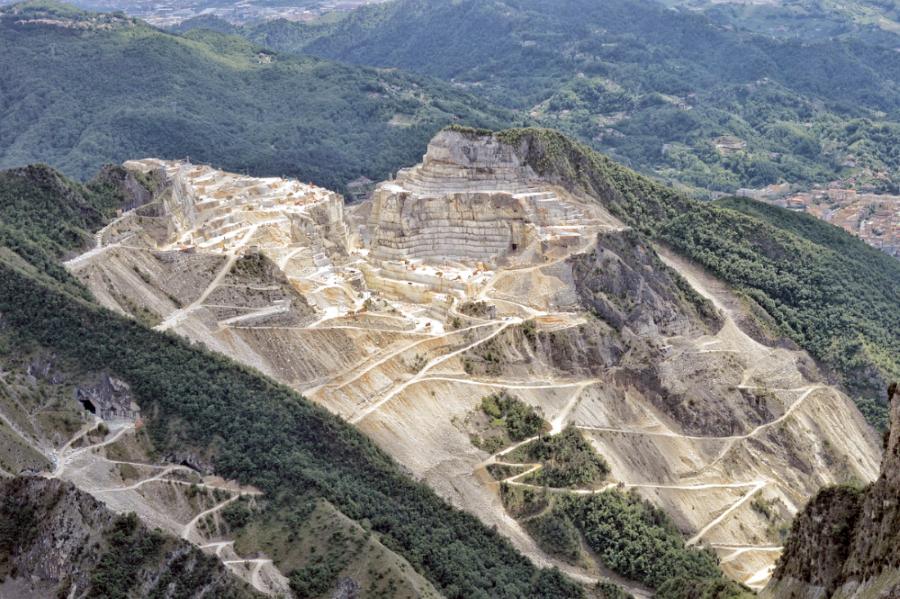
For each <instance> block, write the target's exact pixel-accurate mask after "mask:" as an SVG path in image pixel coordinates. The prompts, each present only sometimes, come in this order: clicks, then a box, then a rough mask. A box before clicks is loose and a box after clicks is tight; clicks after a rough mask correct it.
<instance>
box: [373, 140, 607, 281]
mask: <svg viewBox="0 0 900 599" xmlns="http://www.w3.org/2000/svg"><path fill="white" fill-rule="evenodd" d="M560 193H562V190H556V189H554V188H553V187H552V186H551V185H548V184H547V182H545V181H542V180H540V179H539V178H538V177H537V175H536V174H535V172H534V170H533V169H532V168H531V167H529V166H528V165H526V164H525V162H524V161H523V159H522V158H521V157H520V156H519V154H518V153H517V152H516V151H515V149H514V148H513V146H510V145H508V144H505V143H503V142H501V141H500V140H498V139H497V138H496V137H494V136H490V135H469V134H466V133H463V132H460V131H455V130H445V131H442V132H440V133H438V134H437V135H436V136H435V137H434V139H432V141H431V143H430V144H429V145H428V151H427V153H426V154H425V156H424V158H423V160H422V164H420V165H417V166H415V167H412V168H409V169H403V170H401V171H400V172H399V173H397V177H396V178H395V179H394V180H393V181H388V182H385V183H382V184H381V185H379V186H378V188H377V189H376V190H375V192H374V196H373V202H372V209H371V213H370V216H369V219H368V222H367V224H366V229H367V230H366V236H367V237H370V242H371V247H372V251H373V254H374V256H375V257H376V258H379V259H383V260H386V259H439V260H444V259H463V260H465V259H469V260H478V261H483V262H486V263H490V262H492V261H494V260H497V259H499V258H503V257H505V256H508V255H512V254H517V253H522V252H523V251H524V250H525V249H526V248H527V247H529V246H530V245H531V244H532V243H535V244H538V245H540V251H541V252H542V253H546V252H547V251H548V250H550V249H552V248H553V247H555V246H558V245H560V244H565V243H566V241H567V240H570V239H571V238H573V235H574V230H569V231H564V230H560V229H559V228H560V227H572V228H573V229H578V228H581V227H584V226H586V225H591V224H596V223H597V217H598V216H599V214H596V213H595V212H596V210H597V209H598V207H597V206H585V205H582V204H580V203H578V202H577V201H575V200H574V199H573V198H569V197H562V196H561V195H560Z"/></svg>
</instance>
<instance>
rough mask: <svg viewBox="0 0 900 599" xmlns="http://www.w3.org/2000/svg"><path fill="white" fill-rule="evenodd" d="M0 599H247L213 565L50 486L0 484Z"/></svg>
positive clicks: (40, 481) (45, 482)
mask: <svg viewBox="0 0 900 599" xmlns="http://www.w3.org/2000/svg"><path fill="white" fill-rule="evenodd" d="M0 574H2V576H0V597H18V598H21V599H39V598H45V597H72V598H79V597H88V596H129V597H147V596H157V597H185V598H187V597H231V598H239V597H248V598H249V597H253V596H256V594H255V593H253V592H252V591H250V590H248V589H247V588H246V587H245V586H244V585H243V584H241V583H239V582H237V581H236V580H235V579H233V578H231V577H230V576H229V575H228V574H227V573H226V571H225V568H224V567H223V566H222V565H221V564H220V563H218V560H216V559H215V558H212V557H208V556H205V555H204V554H203V553H201V552H200V551H199V550H198V549H195V548H193V547H191V546H190V545H189V544H188V543H186V542H183V541H179V540H176V539H174V538H172V537H166V536H165V535H163V534H161V533H159V532H158V531H157V532H151V531H150V530H148V529H147V528H146V527H144V526H143V525H142V524H140V523H139V522H138V520H137V518H136V517H134V516H133V515H131V516H118V515H116V514H115V513H113V512H112V511H110V510H109V509H107V508H106V507H104V506H103V504H102V503H100V502H99V501H97V500H96V499H94V498H93V497H91V496H90V495H88V494H87V493H84V492H82V491H79V490H78V489H76V487H75V486H74V485H72V484H71V483H66V482H62V481H60V480H55V479H44V478H34V477H19V478H14V479H10V480H6V481H3V482H2V483H0Z"/></svg>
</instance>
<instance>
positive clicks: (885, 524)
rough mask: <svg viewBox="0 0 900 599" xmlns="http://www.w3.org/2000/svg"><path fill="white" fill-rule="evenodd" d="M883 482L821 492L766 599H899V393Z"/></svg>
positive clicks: (794, 533)
mask: <svg viewBox="0 0 900 599" xmlns="http://www.w3.org/2000/svg"><path fill="white" fill-rule="evenodd" d="M889 393H890V396H891V432H890V435H889V437H888V438H887V444H886V447H885V454H884V461H883V462H882V467H881V475H880V476H879V478H878V480H877V481H875V482H874V483H873V484H871V485H869V486H868V487H866V488H864V489H857V488H847V487H838V488H831V489H826V490H823V491H822V492H820V493H819V495H818V496H817V497H816V498H814V499H813V500H812V501H811V502H810V503H809V505H808V506H807V507H806V509H805V510H804V511H803V513H801V514H800V515H798V516H797V518H796V520H795V521H794V526H793V528H792V530H791V536H790V539H789V540H788V543H787V545H786V546H785V551H784V555H783V556H782V558H781V560H780V561H779V564H778V568H777V570H776V571H775V574H774V576H773V579H772V582H771V584H770V585H769V586H768V587H767V588H766V590H765V592H764V595H765V596H766V597H773V598H776V597H779V598H780V597H792V598H794V597H796V598H798V599H807V598H808V599H825V598H851V597H852V598H858V599H867V598H870V597H872V598H875V597H878V598H889V597H900V386H898V385H897V384H896V383H895V384H893V385H891V388H890V391H889Z"/></svg>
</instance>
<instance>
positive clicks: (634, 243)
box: [571, 230, 722, 336]
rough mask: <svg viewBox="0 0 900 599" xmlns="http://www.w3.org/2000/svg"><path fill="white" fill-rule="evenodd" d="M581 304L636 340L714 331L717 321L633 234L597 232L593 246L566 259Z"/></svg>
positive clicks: (709, 306)
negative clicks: (642, 336) (644, 337)
mask: <svg viewBox="0 0 900 599" xmlns="http://www.w3.org/2000/svg"><path fill="white" fill-rule="evenodd" d="M571 264H572V272H573V275H574V280H575V289H576V290H577V292H578V295H579V297H580V298H581V302H582V304H583V305H584V306H585V308H587V309H588V310H590V311H591V312H593V313H594V314H596V315H597V316H598V317H599V318H600V319H602V320H604V321H606V322H608V323H609V324H610V325H611V326H612V327H613V328H615V329H617V330H621V329H622V328H623V327H626V326H627V327H628V328H629V329H631V330H632V331H633V332H635V333H637V334H639V335H660V334H661V335H666V336H669V335H681V334H686V333H688V332H691V331H696V332H698V333H706V332H710V331H712V332H715V330H717V329H718V328H719V327H720V326H721V325H722V318H721V316H720V315H719V314H718V313H717V312H716V310H715V308H713V306H712V304H710V302H709V301H707V300H706V299H704V298H702V297H700V296H699V295H698V294H697V293H696V292H695V291H694V290H693V289H692V288H691V287H690V285H688V284H687V283H686V282H685V281H684V279H682V278H681V277H680V276H679V275H678V274H677V273H676V272H675V271H673V270H672V269H670V268H669V267H667V266H666V265H665V264H663V262H662V261H661V260H660V259H659V257H658V256H657V255H656V252H654V251H653V249H652V248H651V247H650V246H648V245H647V244H646V243H645V242H643V241H642V240H641V238H640V236H639V235H638V234H637V233H636V232H635V231H633V230H625V231H617V232H610V233H601V234H599V235H598V236H597V243H596V245H595V247H594V248H593V249H592V250H591V251H590V252H587V253H584V254H578V255H576V256H573V257H572V258H571Z"/></svg>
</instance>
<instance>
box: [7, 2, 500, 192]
mask: <svg viewBox="0 0 900 599" xmlns="http://www.w3.org/2000/svg"><path fill="white" fill-rule="evenodd" d="M0 102H2V107H3V108H2V111H0V167H11V166H22V165H25V164H29V163H33V162H46V163H49V164H52V165H54V166H56V167H58V168H60V169H61V170H63V171H64V172H65V173H67V174H68V175H70V176H75V177H81V178H87V177H89V176H91V175H93V174H94V173H96V172H97V170H98V169H99V168H100V166H101V165H102V164H103V163H105V162H122V161H123V160H126V159H128V158H132V157H134V156H136V155H138V156H143V155H156V156H165V157H169V158H184V157H187V156H189V157H190V158H191V159H192V160H195V161H198V162H212V163H215V164H217V165H220V166H223V167H228V168H232V169H235V170H241V171H248V172H250V173H254V174H278V175H281V174H285V175H293V176H297V177H300V178H302V179H305V180H307V181H315V182H317V183H322V184H325V185H329V186H331V187H336V188H343V185H344V184H346V183H347V182H349V181H351V180H353V179H355V178H357V177H359V176H360V175H365V176H368V177H369V178H371V179H374V180H377V179H380V178H383V177H385V176H387V175H389V174H390V173H391V172H392V171H393V170H395V169H396V168H398V167H399V166H400V165H402V164H407V163H410V162H412V161H414V160H415V159H416V158H417V157H418V155H419V153H420V151H421V150H420V148H421V145H422V144H423V143H424V142H425V141H426V140H427V139H428V138H429V137H430V136H431V135H432V134H434V132H435V131H437V130H438V129H440V128H441V127H442V126H444V125H447V124H450V123H453V122H457V121H460V120H462V121H464V122H466V123H477V124H481V125H485V126H492V125H493V126H497V125H500V124H508V123H509V122H510V121H511V120H512V118H513V117H512V115H511V114H510V113H509V112H508V111H505V110H503V109H499V108H495V107H493V106H491V105H489V104H487V103H486V102H484V101H482V100H479V99H477V98H475V97H474V96H470V95H469V94H467V93H465V92H462V91H460V90H456V89H454V88H452V87H451V86H450V85H447V84H445V83H442V82H440V81H435V80H431V79H428V78H427V77H421V76H416V75H409V74H404V73H398V72H389V71H385V70H374V69H370V68H364V67H356V66H352V65H342V64H337V63H334V62H332V61H328V60H321V59H317V58H310V57H300V58H294V57H290V56H287V55H276V54H274V53H273V52H271V51H268V50H266V49H264V48H261V47H259V46H256V45H254V44H251V43H247V42H246V41H244V40H242V39H240V38H238V37H233V36H232V37H229V36H223V35H220V34H215V33H211V32H197V33H193V34H190V35H187V36H176V35H173V34H169V33H165V32H162V31H160V30H158V29H155V28H153V27H150V26H148V25H147V24H145V23H143V22H141V21H138V20H134V19H131V18H128V17H125V16H122V15H121V14H119V15H109V14H100V13H88V12H82V11H79V10H77V9H74V8H72V7H68V6H64V5H59V4H53V3H42V2H33V3H29V4H23V5H15V6H11V7H6V8H4V9H2V10H0Z"/></svg>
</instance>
